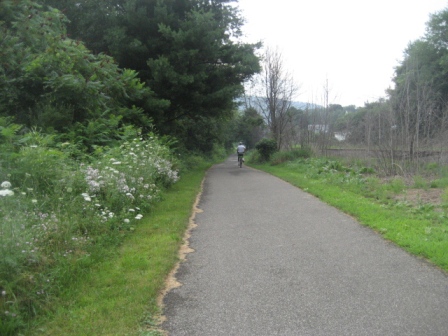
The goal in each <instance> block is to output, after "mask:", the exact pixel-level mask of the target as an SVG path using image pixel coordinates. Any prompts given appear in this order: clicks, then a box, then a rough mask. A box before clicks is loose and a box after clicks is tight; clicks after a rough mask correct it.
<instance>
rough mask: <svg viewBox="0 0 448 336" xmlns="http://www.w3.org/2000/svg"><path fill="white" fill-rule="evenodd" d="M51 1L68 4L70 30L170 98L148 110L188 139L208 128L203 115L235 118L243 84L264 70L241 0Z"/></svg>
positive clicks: (163, 126) (167, 129)
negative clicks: (247, 37) (247, 32)
mask: <svg viewBox="0 0 448 336" xmlns="http://www.w3.org/2000/svg"><path fill="white" fill-rule="evenodd" d="M43 1H44V2H45V3H47V4H51V5H54V6H57V7H58V8H64V7H66V8H67V16H68V18H69V19H70V20H71V19H72V17H73V26H72V27H69V28H70V29H69V30H70V33H71V34H73V35H74V36H76V37H77V38H80V39H83V40H84V41H85V42H86V44H87V46H88V47H90V48H92V49H93V50H97V51H101V52H105V53H108V54H110V55H112V56H113V57H114V58H115V59H116V60H117V61H118V64H119V65H120V67H122V68H130V69H133V70H136V71H138V73H139V76H140V78H141V79H142V80H143V81H144V82H146V83H147V84H148V86H149V87H150V88H151V89H152V90H153V91H154V92H155V93H156V96H157V98H158V99H159V100H160V102H162V103H163V102H167V103H168V104H167V105H163V104H162V105H160V104H159V105H156V106H155V108H154V106H153V105H144V106H143V108H144V109H145V112H146V113H147V115H148V116H149V117H151V119H153V120H154V123H155V125H156V128H157V129H158V130H159V132H161V133H163V134H171V135H175V136H176V137H178V138H179V139H180V140H181V141H180V142H181V143H189V144H191V142H192V141H195V139H194V138H191V137H190V135H191V134H197V132H202V131H204V132H206V131H207V129H206V128H201V129H198V128H197V127H195V125H197V123H198V121H201V123H203V122H206V123H207V122H210V123H214V122H215V121H216V122H217V121H219V122H222V121H223V120H228V119H229V118H231V117H232V116H233V111H234V109H235V103H234V102H235V99H236V98H237V97H238V96H239V95H241V94H242V92H243V83H244V82H245V81H246V80H248V79H249V78H251V77H252V76H253V75H254V74H255V73H257V72H258V71H259V70H260V65H259V59H258V57H257V56H256V55H255V51H256V50H257V49H258V48H259V47H260V45H259V44H247V43H241V42H239V38H240V37H241V27H242V25H243V20H242V18H241V17H240V13H239V11H238V9H237V7H236V6H234V3H236V1H234V0H210V1H203V0H164V1H161V0H128V1H123V0H121V1H111V0H105V1H101V2H98V1H93V0H82V1H76V4H75V5H73V3H74V2H73V1H69V0H62V1H59V0H58V1H54V0H43ZM198 145H199V146H202V145H204V144H203V143H202V144H198Z"/></svg>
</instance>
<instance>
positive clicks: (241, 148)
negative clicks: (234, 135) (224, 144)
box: [236, 142, 246, 162]
mask: <svg viewBox="0 0 448 336" xmlns="http://www.w3.org/2000/svg"><path fill="white" fill-rule="evenodd" d="M244 152H246V146H244V145H243V143H242V142H240V144H239V145H238V147H237V148H236V154H238V162H240V158H241V160H243V162H244V159H243V156H244Z"/></svg>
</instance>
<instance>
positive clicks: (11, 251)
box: [0, 132, 178, 335]
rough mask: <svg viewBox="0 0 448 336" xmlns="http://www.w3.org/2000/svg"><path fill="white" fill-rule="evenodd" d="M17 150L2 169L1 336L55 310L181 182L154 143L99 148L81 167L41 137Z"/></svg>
mask: <svg viewBox="0 0 448 336" xmlns="http://www.w3.org/2000/svg"><path fill="white" fill-rule="evenodd" d="M19 142H20V143H22V144H23V146H22V148H20V149H19V150H18V151H17V152H13V153H11V154H10V155H7V156H5V157H8V158H9V161H8V165H7V166H4V165H3V163H2V162H0V164H1V165H2V169H1V170H0V178H1V180H0V182H1V188H2V190H1V192H0V254H1V255H2V258H0V334H1V335H16V334H17V332H18V330H19V329H20V328H21V326H23V325H25V324H26V323H28V322H29V321H30V319H32V318H33V317H34V316H35V315H36V314H39V313H40V312H42V311H44V310H46V309H50V307H51V302H52V301H53V300H54V298H55V297H56V296H57V295H58V293H59V291H60V289H62V288H64V287H66V286H67V285H68V284H70V283H71V282H73V281H76V279H77V278H79V277H80V276H82V275H83V274H84V273H85V272H86V271H87V267H89V265H92V264H93V263H95V262H96V261H97V260H98V259H101V258H102V256H103V255H104V250H105V249H104V247H111V246H116V245H117V244H119V243H120V242H121V241H122V239H123V237H124V236H125V235H126V234H129V233H132V232H133V227H134V226H136V225H138V221H139V219H141V218H142V217H143V214H144V213H147V212H148V211H149V209H150V208H151V206H152V205H153V204H154V202H156V201H157V200H158V199H159V198H160V193H161V191H162V189H163V188H166V187H168V186H170V185H171V184H172V183H175V182H176V181H177V179H178V173H177V171H176V170H175V169H174V164H173V163H175V162H176V161H175V160H174V161H173V159H172V156H171V153H170V151H169V149H168V148H167V147H166V146H164V145H163V144H162V143H161V141H159V140H158V138H156V137H155V136H149V137H148V139H146V140H143V139H133V140H129V141H123V142H122V143H121V145H120V146H117V147H113V148H97V150H96V154H95V156H94V157H91V158H90V161H88V162H81V163H80V162H77V161H75V160H73V159H71V158H70V157H69V155H67V154H66V153H64V152H63V151H61V150H57V149H55V148H53V147H49V145H52V146H54V147H60V146H58V145H57V144H53V143H52V139H51V137H48V136H44V135H41V134H39V133H38V132H34V133H33V134H31V135H25V136H23V138H22V139H20V141H19ZM5 148H6V147H5ZM5 168H6V169H5Z"/></svg>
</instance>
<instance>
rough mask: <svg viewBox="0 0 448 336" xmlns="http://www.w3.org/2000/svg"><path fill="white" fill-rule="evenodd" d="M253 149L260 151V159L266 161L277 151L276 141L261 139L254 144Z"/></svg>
mask: <svg viewBox="0 0 448 336" xmlns="http://www.w3.org/2000/svg"><path fill="white" fill-rule="evenodd" d="M255 149H256V150H257V151H258V152H259V153H260V157H261V160H262V161H265V162H266V161H269V159H270V158H271V155H272V154H274V153H275V152H276V151H277V142H276V141H275V140H273V139H262V140H261V141H259V142H258V143H257V144H256V145H255Z"/></svg>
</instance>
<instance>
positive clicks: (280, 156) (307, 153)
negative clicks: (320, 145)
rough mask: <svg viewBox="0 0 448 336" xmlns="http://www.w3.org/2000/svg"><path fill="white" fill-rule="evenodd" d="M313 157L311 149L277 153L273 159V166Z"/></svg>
mask: <svg viewBox="0 0 448 336" xmlns="http://www.w3.org/2000/svg"><path fill="white" fill-rule="evenodd" d="M311 155H312V151H311V149H306V148H300V149H293V150H290V151H284V152H276V153H274V154H273V155H272V157H271V163H272V164H273V165H276V164H280V163H283V162H287V161H294V160H297V159H300V158H303V159H307V158H309V157H311Z"/></svg>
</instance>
